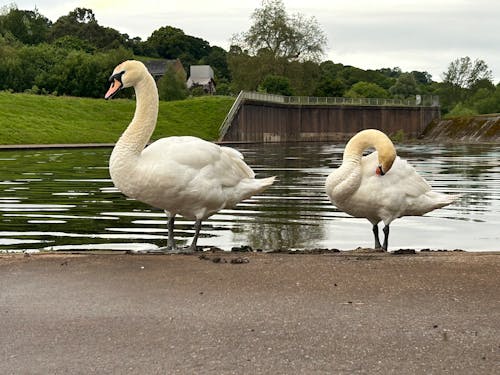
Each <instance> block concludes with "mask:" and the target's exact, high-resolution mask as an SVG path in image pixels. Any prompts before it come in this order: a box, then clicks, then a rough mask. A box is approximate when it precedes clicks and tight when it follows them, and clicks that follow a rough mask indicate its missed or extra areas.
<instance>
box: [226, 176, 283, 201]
mask: <svg viewBox="0 0 500 375" xmlns="http://www.w3.org/2000/svg"><path fill="white" fill-rule="evenodd" d="M275 179H276V176H273V177H267V178H259V179H257V178H246V179H244V180H241V181H240V183H239V184H238V186H237V187H236V188H235V189H233V191H232V193H231V194H230V196H229V197H228V200H227V204H226V207H234V206H236V205H237V204H238V203H239V202H241V201H242V200H245V199H248V198H250V197H251V196H252V195H256V194H260V193H262V192H263V191H264V190H266V189H267V188H268V187H269V186H271V185H272V184H273V183H274V181H275Z"/></svg>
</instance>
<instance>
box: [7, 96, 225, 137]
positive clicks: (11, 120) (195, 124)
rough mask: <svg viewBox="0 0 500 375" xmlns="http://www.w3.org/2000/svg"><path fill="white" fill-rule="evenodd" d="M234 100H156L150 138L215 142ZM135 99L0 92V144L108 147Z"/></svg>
mask: <svg viewBox="0 0 500 375" xmlns="http://www.w3.org/2000/svg"><path fill="white" fill-rule="evenodd" d="M233 101H234V99H233V98H229V97H202V98H193V99H187V100H183V101H176V102H160V111H159V116H158V124H157V127H156V130H155V132H154V134H153V139H158V138H162V137H166V136H171V135H194V136H197V137H200V138H203V139H207V140H215V139H216V138H217V136H218V128H219V126H220V124H221V123H222V121H223V120H224V117H225V116H226V114H227V112H228V111H229V109H230V107H231V105H232V103H233ZM134 109H135V101H133V100H126V99H113V100H110V101H106V100H104V99H89V98H73V97H54V96H37V95H27V94H10V93H6V92H0V144H3V145H8V144H13V145H15V144H53V143H67V144H72V143H113V142H116V140H117V139H118V137H119V136H120V134H121V133H122V132H123V130H125V127H126V126H127V124H128V123H129V122H130V120H131V119H132V116H133V113H134Z"/></svg>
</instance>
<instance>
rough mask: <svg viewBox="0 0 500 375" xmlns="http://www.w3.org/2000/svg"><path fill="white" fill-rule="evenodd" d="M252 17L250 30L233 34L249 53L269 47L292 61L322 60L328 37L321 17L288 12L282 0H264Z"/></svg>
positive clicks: (273, 53)
mask: <svg viewBox="0 0 500 375" xmlns="http://www.w3.org/2000/svg"><path fill="white" fill-rule="evenodd" d="M251 18H252V20H253V24H252V26H251V27H250V30H248V31H247V32H246V33H242V34H241V35H235V36H234V37H233V43H234V44H236V45H239V46H240V47H241V48H242V49H243V50H247V51H248V52H249V54H251V55H256V54H257V53H258V52H259V51H260V50H262V49H265V50H267V51H269V52H270V53H271V55H272V56H274V57H275V58H284V59H286V60H288V61H290V60H297V59H299V60H302V61H305V60H313V61H319V60H320V58H321V56H323V54H324V48H325V45H326V41H327V39H326V36H325V34H324V32H323V31H322V30H321V28H320V26H319V24H318V21H316V19H315V18H314V17H310V18H307V17H305V16H304V15H302V14H300V13H297V14H293V15H288V14H287V12H286V10H285V7H284V4H283V1H282V0H263V1H262V8H258V9H255V11H254V13H253V14H252V17H251Z"/></svg>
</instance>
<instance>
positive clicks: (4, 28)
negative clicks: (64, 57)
mask: <svg viewBox="0 0 500 375" xmlns="http://www.w3.org/2000/svg"><path fill="white" fill-rule="evenodd" d="M2 13H4V14H0V34H3V35H5V34H11V35H12V36H13V37H15V38H16V39H17V40H19V41H20V42H21V43H24V44H39V43H42V42H46V41H47V37H48V34H49V30H50V26H51V22H50V21H49V20H48V19H47V18H46V17H44V16H42V15H41V14H40V13H39V12H38V10H37V9H35V10H34V11H31V10H19V9H17V7H16V6H11V7H10V8H6V9H5V10H4V11H3V12H2Z"/></svg>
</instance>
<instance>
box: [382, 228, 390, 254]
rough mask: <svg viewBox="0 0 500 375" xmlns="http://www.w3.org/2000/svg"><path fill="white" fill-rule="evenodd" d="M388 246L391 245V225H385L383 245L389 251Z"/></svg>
mask: <svg viewBox="0 0 500 375" xmlns="http://www.w3.org/2000/svg"><path fill="white" fill-rule="evenodd" d="M387 246H389V225H386V226H385V227H384V245H383V246H382V249H384V251H387Z"/></svg>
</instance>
